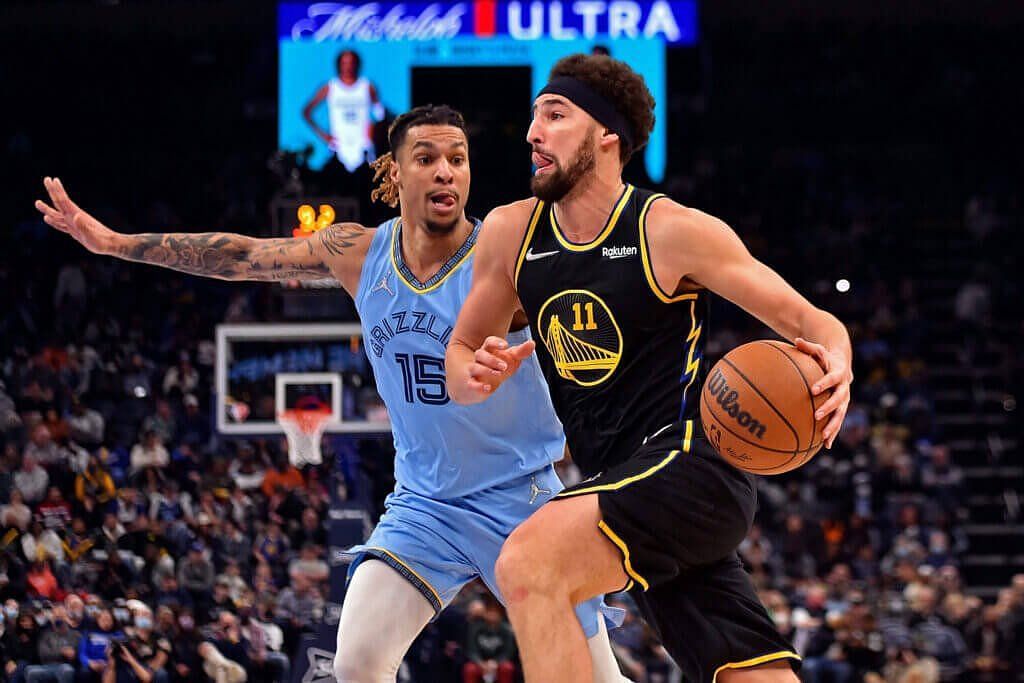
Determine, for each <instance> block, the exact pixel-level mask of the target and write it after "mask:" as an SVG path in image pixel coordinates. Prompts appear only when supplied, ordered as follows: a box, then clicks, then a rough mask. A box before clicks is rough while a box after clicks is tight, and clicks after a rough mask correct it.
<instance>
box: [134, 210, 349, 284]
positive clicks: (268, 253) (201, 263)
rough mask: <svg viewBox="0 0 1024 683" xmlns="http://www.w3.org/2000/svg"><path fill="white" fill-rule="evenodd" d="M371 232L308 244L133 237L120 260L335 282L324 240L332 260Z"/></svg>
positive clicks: (233, 276)
mask: <svg viewBox="0 0 1024 683" xmlns="http://www.w3.org/2000/svg"><path fill="white" fill-rule="evenodd" d="M364 231H365V229H364V228H363V226H361V225H353V224H341V223H339V224H337V225H332V226H331V227H329V228H326V229H324V230H321V231H320V232H318V233H317V234H316V235H313V236H310V237H308V238H298V239H296V238H291V239H289V238H283V239H254V238H252V237H247V236H245V235H235V234H231V233H222V232H207V233H170V234H154V233H150V234H141V235H133V236H132V237H131V241H130V243H129V245H128V246H125V247H122V248H121V249H120V250H119V252H118V255H119V256H121V257H122V258H125V259H127V260H129V261H138V262H140V263H150V264H153V265H157V266H164V267H165V268H173V269H174V270H180V271H182V272H184V273H190V274H192V275H203V276H206V277H215V278H220V279H224V280H270V281H276V280H294V279H319V278H325V277H330V276H331V269H330V267H328V265H327V264H326V263H324V259H323V258H322V256H323V252H322V253H321V254H319V255H318V254H317V250H316V248H315V245H314V243H313V240H314V239H318V240H320V245H321V246H323V248H324V250H325V253H326V254H327V255H332V256H333V255H339V256H340V255H341V254H343V253H344V252H343V250H344V249H347V248H349V247H352V246H353V245H354V244H355V238H357V237H359V236H360V235H361V234H362V233H363V232H364Z"/></svg>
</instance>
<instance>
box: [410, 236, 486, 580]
mask: <svg viewBox="0 0 1024 683" xmlns="http://www.w3.org/2000/svg"><path fill="white" fill-rule="evenodd" d="M401 224H402V221H401V219H396V220H395V224H394V225H393V226H392V227H391V267H392V268H394V270H395V274H396V275H397V276H398V279H399V280H400V281H401V282H402V283H404V284H405V286H406V287H408V288H409V289H410V290H412V291H413V292H415V293H416V294H426V293H427V292H432V291H434V290H435V289H437V288H438V287H440V286H441V285H443V284H444V283H445V282H446V281H447V280H448V278H450V277H451V276H452V273H454V272H455V271H457V270H458V269H459V267H460V266H462V264H463V263H465V262H466V259H468V258H469V257H470V255H471V254H472V253H473V250H474V249H476V242H474V243H473V244H472V245H471V246H470V247H469V249H467V250H466V253H465V254H463V255H462V258H460V259H459V260H458V261H456V262H455V263H453V264H452V266H451V268H449V269H448V272H447V273H445V274H444V277H442V278H441V279H440V280H438V281H437V282H435V283H434V284H432V285H430V286H429V287H425V288H423V289H420V288H419V287H417V286H416V285H415V284H413V283H412V282H409V281H408V280H407V279H406V277H405V274H404V273H403V272H402V268H401V267H400V266H399V265H398V261H396V260H395V251H396V250H397V245H396V244H395V241H396V240H397V239H398V230H399V227H400V226H401ZM474 230H475V228H474ZM472 236H473V233H472V232H470V233H469V237H467V238H466V239H467V240H469V239H471V238H472ZM441 267H442V268H444V266H441ZM410 571H411V570H410Z"/></svg>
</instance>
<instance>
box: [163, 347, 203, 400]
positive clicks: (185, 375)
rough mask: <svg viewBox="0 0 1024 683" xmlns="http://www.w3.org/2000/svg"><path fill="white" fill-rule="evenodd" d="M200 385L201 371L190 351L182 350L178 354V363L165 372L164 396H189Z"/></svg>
mask: <svg viewBox="0 0 1024 683" xmlns="http://www.w3.org/2000/svg"><path fill="white" fill-rule="evenodd" d="M198 387H199V372H198V371H197V370H196V369H195V367H193V365H192V361H191V359H190V358H189V354H188V351H182V352H181V353H179V354H178V363H177V364H176V365H172V366H171V367H169V368H167V372H166V373H164V381H163V390H164V396H176V395H177V396H183V395H185V396H188V395H190V394H194V393H195V391H196V389H197V388H198ZM194 398H195V397H194V396H193V399H194ZM186 405H187V403H186Z"/></svg>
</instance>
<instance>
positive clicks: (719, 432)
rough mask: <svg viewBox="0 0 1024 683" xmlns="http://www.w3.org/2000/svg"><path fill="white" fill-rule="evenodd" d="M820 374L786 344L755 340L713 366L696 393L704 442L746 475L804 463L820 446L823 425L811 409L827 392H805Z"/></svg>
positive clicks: (810, 360) (811, 361)
mask: <svg viewBox="0 0 1024 683" xmlns="http://www.w3.org/2000/svg"><path fill="white" fill-rule="evenodd" d="M823 375H824V373H823V372H822V370H821V366H819V365H818V363H817V361H815V360H814V359H813V358H812V357H811V356H809V355H807V354H806V353H803V352H801V351H798V350H797V348H796V347H795V346H793V345H792V344H786V343H784V342H778V341H768V340H763V341H756V342H751V343H749V344H744V345H743V346H739V347H737V348H735V349H733V350H732V351H730V352H729V353H727V354H725V356H724V357H723V358H722V360H720V361H718V362H717V363H715V366H714V367H713V368H711V372H710V373H709V374H708V377H707V380H706V381H705V382H704V389H703V390H702V391H701V394H700V418H701V421H702V422H703V423H704V433H705V434H706V435H707V437H708V441H710V442H711V445H712V446H714V447H715V449H716V450H717V451H718V453H719V454H720V455H721V456H722V457H723V458H725V459H726V460H727V461H729V462H730V463H732V464H733V465H735V466H736V467H738V468H740V469H741V470H745V471H747V472H750V473H751V474H781V473H783V472H788V471H790V470H792V469H796V468H797V467H800V466H801V465H803V464H804V463H805V462H807V461H808V460H810V459H811V458H812V457H813V456H814V454H815V453H817V452H818V449H820V448H821V445H822V441H823V439H822V436H821V431H822V429H823V428H824V427H825V424H826V421H821V422H819V421H818V420H815V419H814V411H815V410H817V409H818V407H819V406H821V404H822V403H824V402H825V401H826V400H827V399H828V396H829V394H828V392H825V393H823V394H821V395H819V396H813V395H812V394H811V387H812V386H814V383H815V382H817V381H818V380H819V379H821V378H822V376H823Z"/></svg>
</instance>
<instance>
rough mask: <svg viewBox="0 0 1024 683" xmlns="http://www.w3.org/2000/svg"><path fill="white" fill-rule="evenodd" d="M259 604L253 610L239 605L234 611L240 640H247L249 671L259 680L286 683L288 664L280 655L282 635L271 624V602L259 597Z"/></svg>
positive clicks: (284, 657)
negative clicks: (240, 621) (239, 631)
mask: <svg viewBox="0 0 1024 683" xmlns="http://www.w3.org/2000/svg"><path fill="white" fill-rule="evenodd" d="M260 602H261V603H262V605H260V604H259V603H258V604H257V607H256V608H255V609H253V607H252V606H250V605H249V604H245V603H243V604H242V605H241V606H240V608H239V612H238V616H239V618H240V619H241V620H242V637H243V638H245V639H246V640H247V641H249V649H250V655H251V666H252V669H253V671H254V673H256V674H257V676H258V677H260V678H263V679H270V680H274V681H276V682H277V683H288V680H289V674H290V673H291V663H290V662H289V661H288V657H287V656H286V655H285V654H284V653H283V652H281V648H282V646H283V645H284V632H283V631H281V627H280V626H278V625H277V624H275V623H274V621H273V603H272V601H270V600H268V599H266V598H262V599H261V600H260Z"/></svg>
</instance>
